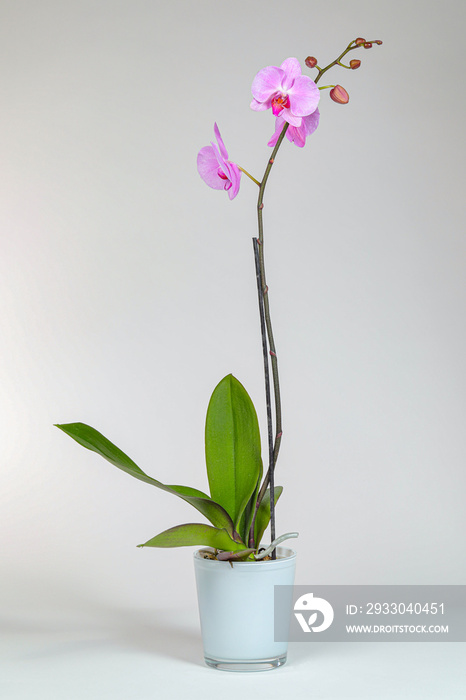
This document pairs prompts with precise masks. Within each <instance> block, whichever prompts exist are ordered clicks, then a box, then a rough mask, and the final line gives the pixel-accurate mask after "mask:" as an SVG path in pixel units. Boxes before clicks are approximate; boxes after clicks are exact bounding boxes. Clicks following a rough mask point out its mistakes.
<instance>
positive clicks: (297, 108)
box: [288, 75, 320, 117]
mask: <svg viewBox="0 0 466 700" xmlns="http://www.w3.org/2000/svg"><path fill="white" fill-rule="evenodd" d="M288 93H289V96H290V109H291V111H292V112H293V114H295V115H296V116H298V117H306V116H307V115H308V114H312V112H314V111H315V110H316V108H317V105H318V104H319V99H320V91H319V88H318V87H317V85H316V84H315V83H314V81H313V80H311V78H309V76H307V75H301V76H299V77H298V78H296V80H295V81H294V84H293V86H292V88H290V90H289V91H288Z"/></svg>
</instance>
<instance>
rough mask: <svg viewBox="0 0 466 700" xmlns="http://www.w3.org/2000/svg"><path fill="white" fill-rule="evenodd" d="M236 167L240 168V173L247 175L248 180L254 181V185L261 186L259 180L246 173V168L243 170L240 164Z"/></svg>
mask: <svg viewBox="0 0 466 700" xmlns="http://www.w3.org/2000/svg"><path fill="white" fill-rule="evenodd" d="M238 168H239V169H240V170H241V172H242V173H244V174H245V175H247V176H248V178H249V179H250V180H252V181H253V182H255V183H256V185H257V186H258V187H260V186H261V183H260V182H259V180H256V178H255V177H253V176H252V175H251V173H248V171H247V170H245V169H244V168H242V167H241V165H238Z"/></svg>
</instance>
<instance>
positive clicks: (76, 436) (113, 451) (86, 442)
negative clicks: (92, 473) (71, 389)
mask: <svg viewBox="0 0 466 700" xmlns="http://www.w3.org/2000/svg"><path fill="white" fill-rule="evenodd" d="M56 427H57V428H60V430H62V431H63V432H64V433H66V434H67V435H69V436H70V437H72V438H73V440H76V442H78V443H79V444H80V445H82V446H83V447H86V448H87V449H88V450H92V451H93V452H97V454H99V455H100V456H101V457H103V458H104V459H106V460H107V461H108V462H110V463H111V464H113V465H114V466H115V467H118V469H122V470H123V471H124V472H126V473H127V474H130V475H131V476H134V477H135V478H136V479H140V480H141V481H145V482H146V483H147V484H152V486H157V488H159V489H162V491H168V493H173V494H174V495H175V496H179V497H180V498H182V499H183V500H184V501H186V502H187V503H190V504H191V505H192V506H194V508H196V509H197V510H198V511H199V512H200V513H202V514H203V515H204V516H205V517H206V518H207V519H208V520H209V521H210V522H211V523H212V524H213V525H215V526H216V527H219V528H225V530H227V532H229V533H230V534H232V535H233V532H234V528H233V522H232V520H231V518H230V516H229V515H228V513H227V512H226V510H225V509H224V508H222V506H221V505H219V504H218V503H215V501H213V500H212V499H211V498H210V496H208V495H207V494H205V493H203V492H202V491H199V490H198V489H193V488H191V487H190V486H167V485H166V484H162V483H161V482H160V481H157V480H156V479H153V478H152V477H150V476H148V475H147V474H145V473H144V472H143V471H142V469H140V468H139V467H138V465H137V464H136V463H135V462H133V460H132V459H130V457H128V455H126V454H125V453H124V452H122V451H121V450H120V449H119V448H118V447H116V445H114V444H113V443H112V442H110V440H107V438H106V437H104V436H103V435H102V433H99V431H98V430H95V428H91V426H90V425H86V424H85V423H65V424H61V425H56Z"/></svg>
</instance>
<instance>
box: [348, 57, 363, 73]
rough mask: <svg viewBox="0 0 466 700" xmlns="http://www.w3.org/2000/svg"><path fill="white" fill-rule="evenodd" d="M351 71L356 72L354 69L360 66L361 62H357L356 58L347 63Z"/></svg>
mask: <svg viewBox="0 0 466 700" xmlns="http://www.w3.org/2000/svg"><path fill="white" fill-rule="evenodd" d="M349 64H350V68H351V70H356V68H359V66H360V65H361V61H359V60H358V59H357V58H353V60H352V61H350V62H349Z"/></svg>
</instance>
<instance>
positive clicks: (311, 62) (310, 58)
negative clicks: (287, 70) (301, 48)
mask: <svg viewBox="0 0 466 700" xmlns="http://www.w3.org/2000/svg"><path fill="white" fill-rule="evenodd" d="M304 63H305V64H306V66H307V67H308V68H315V67H316V65H317V58H314V56H308V57H307V58H306V60H305V61H304Z"/></svg>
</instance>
